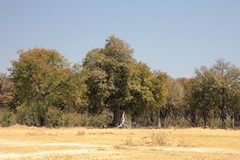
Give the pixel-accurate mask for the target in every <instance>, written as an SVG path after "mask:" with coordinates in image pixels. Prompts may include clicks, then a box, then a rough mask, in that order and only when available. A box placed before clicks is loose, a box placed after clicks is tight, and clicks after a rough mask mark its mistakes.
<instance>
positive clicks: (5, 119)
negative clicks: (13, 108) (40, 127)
mask: <svg viewBox="0 0 240 160" xmlns="http://www.w3.org/2000/svg"><path fill="white" fill-rule="evenodd" d="M1 112H2V113H1ZM1 112H0V125H1V126H2V127H8V126H11V125H14V124H15V116H14V113H13V112H10V111H9V110H6V109H4V110H3V111H1Z"/></svg>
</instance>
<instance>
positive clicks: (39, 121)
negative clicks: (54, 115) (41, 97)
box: [17, 103, 47, 127]
mask: <svg viewBox="0 0 240 160" xmlns="http://www.w3.org/2000/svg"><path fill="white" fill-rule="evenodd" d="M46 113H47V107H46V106H45V105H43V104H42V103H37V104H31V105H30V106H27V105H26V104H22V105H20V106H19V107H17V122H18V123H19V124H22V125H27V126H38V127H39V126H44V125H45V122H46Z"/></svg>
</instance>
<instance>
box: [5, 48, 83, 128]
mask: <svg viewBox="0 0 240 160" xmlns="http://www.w3.org/2000/svg"><path fill="white" fill-rule="evenodd" d="M19 54H20V56H19V59H18V60H15V61H12V67H11V68H10V73H11V75H10V76H11V79H12V81H13V82H14V85H15V90H16V92H15V96H16V97H17V100H18V102H19V104H20V105H22V104H25V105H24V106H27V107H35V108H36V111H37V114H38V116H39V125H46V113H47V111H48V108H49V107H50V106H53V107H57V108H60V109H64V106H65V105H67V104H69V102H70V101H72V95H73V94H72V93H75V92H73V90H74V87H75V86H76V85H75V84H76V83H75V80H76V79H77V76H78V75H79V74H78V72H77V70H73V69H71V67H70V64H69V63H68V62H67V60H66V59H65V58H64V57H63V56H62V55H61V54H60V53H58V52H57V51H56V50H51V49H44V48H34V49H29V50H26V51H24V50H20V51H19ZM73 79H74V80H73Z"/></svg>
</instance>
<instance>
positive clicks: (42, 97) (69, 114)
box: [0, 36, 240, 128]
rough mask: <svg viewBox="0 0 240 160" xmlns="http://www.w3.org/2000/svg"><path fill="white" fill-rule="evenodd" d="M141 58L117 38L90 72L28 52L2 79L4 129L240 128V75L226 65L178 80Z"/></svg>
mask: <svg viewBox="0 0 240 160" xmlns="http://www.w3.org/2000/svg"><path fill="white" fill-rule="evenodd" d="M133 52H134V50H133V49H132V48H131V47H130V46H129V45H128V44H127V43H126V42H125V41H123V40H121V39H119V38H117V37H115V36H110V37H108V38H107V39H106V43H105V46H104V47H103V48H97V49H93V50H91V51H90V52H88V53H87V55H86V57H85V58H84V59H83V62H82V64H74V65H73V64H71V63H69V62H68V60H67V59H66V58H64V57H63V56H62V55H61V54H60V53H58V52H57V51H56V50H50V49H44V48H34V49H29V50H26V51H24V50H20V51H19V59H18V60H14V61H12V67H11V68H10V69H9V71H10V75H9V76H6V75H5V74H0V124H1V126H10V125H14V124H23V125H28V126H47V127H59V126H92V127H108V126H112V127H118V126H133V127H137V126H155V127H170V126H175V127H221V128H227V127H232V128H236V127H239V126H240V69H239V68H238V67H236V66H235V65H233V64H231V63H229V62H226V61H225V60H223V59H219V60H217V61H216V63H215V64H214V65H213V66H212V67H211V68H208V67H204V66H202V67H201V68H199V69H196V71H195V77H193V78H178V79H173V78H172V77H170V76H169V75H168V74H167V73H165V72H162V71H158V70H155V71H152V70H151V69H150V68H149V67H148V66H147V64H145V63H142V62H138V61H137V60H136V59H135V58H134V57H133ZM159 63H161V61H159Z"/></svg>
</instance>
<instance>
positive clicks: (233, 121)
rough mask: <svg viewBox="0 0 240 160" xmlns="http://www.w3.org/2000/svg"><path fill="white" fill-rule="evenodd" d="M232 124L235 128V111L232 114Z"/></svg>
mask: <svg viewBox="0 0 240 160" xmlns="http://www.w3.org/2000/svg"><path fill="white" fill-rule="evenodd" d="M231 126H232V128H235V117H234V113H233V115H232V116H231Z"/></svg>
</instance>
